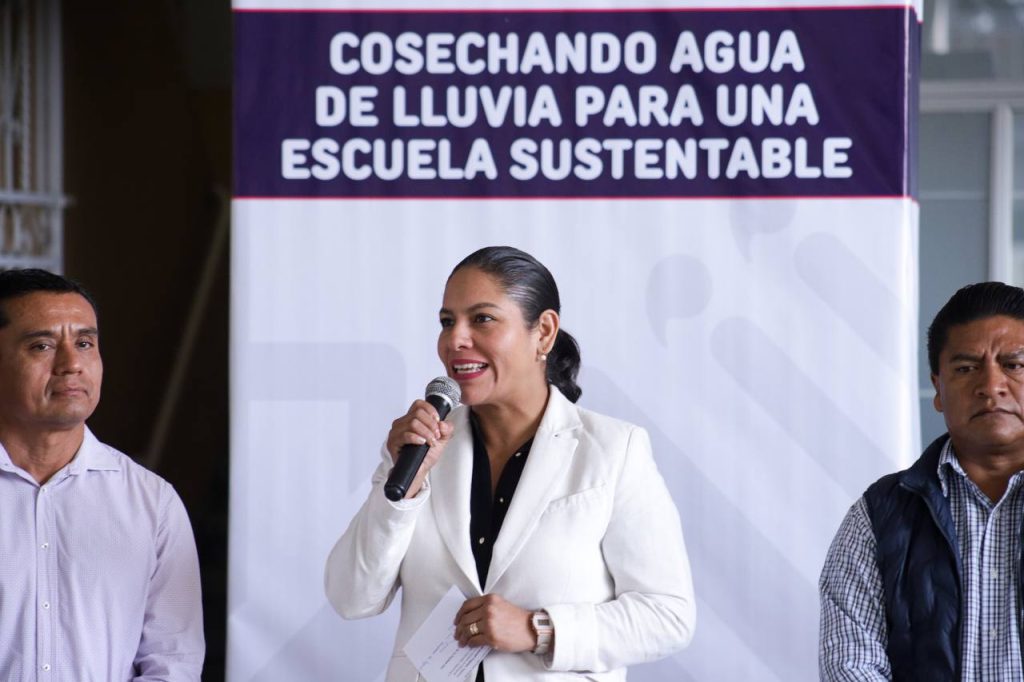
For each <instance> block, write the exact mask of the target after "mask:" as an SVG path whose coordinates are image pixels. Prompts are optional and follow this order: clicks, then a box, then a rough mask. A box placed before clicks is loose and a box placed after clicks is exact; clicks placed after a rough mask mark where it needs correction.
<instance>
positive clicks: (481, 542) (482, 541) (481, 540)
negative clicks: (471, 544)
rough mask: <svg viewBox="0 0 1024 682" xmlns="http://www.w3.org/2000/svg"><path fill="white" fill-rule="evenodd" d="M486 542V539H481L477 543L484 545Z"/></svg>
mask: <svg viewBox="0 0 1024 682" xmlns="http://www.w3.org/2000/svg"><path fill="white" fill-rule="evenodd" d="M484 540H486V538H480V539H479V540H477V541H476V542H477V544H479V545H482V544H484Z"/></svg>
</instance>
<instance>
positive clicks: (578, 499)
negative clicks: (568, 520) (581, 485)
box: [544, 483, 607, 514]
mask: <svg viewBox="0 0 1024 682" xmlns="http://www.w3.org/2000/svg"><path fill="white" fill-rule="evenodd" d="M606 491H607V486H606V485H605V484H604V483H599V484H598V485H596V486H594V487H593V488H587V489H586V490H580V491H579V492H575V493H572V494H571V495H566V496H565V497H559V498H556V499H554V500H551V502H549V503H548V507H547V509H545V510H544V513H545V514H550V513H552V512H557V511H560V510H565V509H576V508H579V507H590V506H593V505H595V504H599V503H601V502H604V500H605V496H606Z"/></svg>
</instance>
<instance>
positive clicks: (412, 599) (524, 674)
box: [324, 387, 696, 682]
mask: <svg viewBox="0 0 1024 682" xmlns="http://www.w3.org/2000/svg"><path fill="white" fill-rule="evenodd" d="M449 421H451V423H452V424H453V425H454V427H455V432H454V435H453V436H452V439H451V441H450V442H449V443H448V446H447V447H446V448H445V451H444V453H443V454H442V455H441V459H440V461H439V462H438V463H437V465H435V467H434V468H433V470H431V472H430V474H429V475H428V479H429V484H428V486H425V487H424V490H422V491H421V492H420V493H419V494H418V495H417V496H416V497H415V498H413V499H411V500H402V501H400V502H397V503H394V502H390V501H389V500H388V499H387V498H385V497H384V492H383V483H384V481H385V479H386V478H387V475H388V473H389V471H390V469H391V466H392V461H391V456H390V455H389V454H388V453H387V451H386V450H385V451H383V452H382V457H383V461H382V462H381V465H380V466H379V467H378V468H377V471H376V473H375V474H374V476H373V486H372V489H371V491H370V496H369V498H368V499H367V500H366V503H365V504H363V507H362V509H360V510H359V513H358V514H356V516H355V518H353V519H352V522H351V524H350V525H349V527H348V529H347V530H346V531H345V534H344V535H342V536H341V538H340V539H339V540H338V542H337V544H336V545H335V546H334V549H333V550H332V551H331V554H330V556H329V557H328V559H327V567H326V571H325V577H324V582H325V589H326V592H327V597H328V599H329V600H330V602H331V604H332V605H333V606H334V608H335V609H336V610H337V611H338V613H339V614H341V615H342V616H343V617H344V618H363V617H366V616H372V615H376V614H378V613H381V612H382V611H384V610H385V609H386V608H387V607H388V605H389V604H390V603H391V600H392V598H394V596H395V593H396V591H397V590H398V588H399V587H400V586H401V587H402V611H401V619H400V621H399V625H398V633H397V636H396V637H395V648H394V653H393V655H392V658H391V662H390V664H389V666H388V674H387V682H414V681H415V680H420V679H421V678H420V676H419V675H418V673H417V671H416V669H415V668H414V667H413V665H412V664H411V663H410V662H409V660H408V659H407V658H406V657H405V654H404V653H403V651H402V649H403V647H404V646H405V643H406V642H407V641H408V640H409V638H410V637H411V636H412V634H413V633H414V632H415V631H416V629H417V628H418V627H419V626H420V625H421V624H422V622H423V621H424V619H425V618H426V617H427V615H428V614H429V613H430V611H431V610H432V609H433V608H434V606H435V605H436V604H437V602H438V601H440V599H441V597H442V596H443V595H444V594H445V593H446V592H448V590H449V589H450V588H451V586H452V585H453V584H454V585H455V586H457V587H458V588H459V589H460V590H461V591H462V593H463V594H465V595H466V596H467V597H474V596H480V595H483V594H489V593H496V594H499V595H501V596H502V597H504V598H505V599H507V600H508V601H510V602H512V603H514V604H516V605H518V606H520V607H521V608H524V609H528V610H536V609H545V610H546V611H547V612H548V613H549V614H550V615H551V620H552V623H553V625H554V628H555V647H554V654H553V656H550V657H549V658H548V660H545V659H544V658H542V657H540V656H537V655H535V654H532V653H529V652H525V653H518V654H510V653H502V652H492V653H491V654H490V655H488V657H487V658H486V659H484V664H483V665H484V674H485V676H486V678H487V682H510V681H512V680H551V681H554V680H576V681H578V680H604V681H611V680H625V679H626V666H628V665H631V664H634V663H641V662H644V661H650V660H654V659H657V658H661V657H663V656H667V655H669V654H671V653H674V652H676V651H678V650H679V649H682V648H683V647H685V646H686V645H687V644H689V642H690V639H691V638H692V636H693V628H694V625H695V622H696V608H695V604H694V597H693V583H692V580H691V577H690V564H689V560H688V559H687V556H686V549H685V547H684V545H683V535H682V530H681V528H680V525H679V514H678V512H677V511H676V508H675V505H674V504H673V502H672V499H671V497H670V496H669V493H668V490H667V489H666V487H665V482H664V480H663V479H662V478H661V475H660V474H659V473H658V470H657V468H656V467H655V464H654V459H653V457H652V456H651V446H650V440H649V438H648V436H647V432H646V431H644V430H643V429H642V428H639V427H637V426H634V425H632V424H628V423H626V422H623V421H620V420H617V419H612V418H610V417H605V416H602V415H599V414H595V413H593V412H590V411H587V410H584V409H581V408H579V407H577V406H576V405H574V404H572V403H570V402H569V401H568V400H567V399H566V398H565V397H564V396H563V395H562V394H561V393H560V392H559V391H558V390H557V389H556V388H554V387H552V388H551V392H550V397H549V398H548V404H547V407H546V409H545V412H544V416H543V418H542V420H541V423H540V426H539V428H538V429H537V434H536V436H535V437H534V440H533V445H532V447H531V449H530V455H529V459H528V460H527V462H526V467H525V469H524V470H523V473H522V477H521V478H520V480H519V485H518V487H517V488H516V492H515V495H514V496H513V498H512V503H511V505H510V506H509V509H508V513H507V515H506V517H505V521H504V523H503V525H502V527H501V531H500V533H499V534H498V537H497V539H496V540H495V543H494V550H493V555H492V558H491V565H490V570H489V572H488V575H487V584H486V585H480V584H479V580H478V578H477V572H476V564H475V563H474V560H473V551H472V549H471V548H470V541H471V540H470V532H469V516H470V509H469V500H470V483H471V478H472V476H471V472H472V467H473V437H472V433H471V429H470V426H469V422H468V411H467V409H466V408H465V407H461V408H459V409H457V410H455V411H454V412H453V413H452V415H451V416H450V417H449Z"/></svg>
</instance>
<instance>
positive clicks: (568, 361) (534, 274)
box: [448, 246, 583, 402]
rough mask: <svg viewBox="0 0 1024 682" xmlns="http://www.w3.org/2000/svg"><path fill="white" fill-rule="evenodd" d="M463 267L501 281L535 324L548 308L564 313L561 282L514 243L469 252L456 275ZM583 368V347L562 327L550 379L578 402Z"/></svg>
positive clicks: (549, 365) (551, 355)
mask: <svg viewBox="0 0 1024 682" xmlns="http://www.w3.org/2000/svg"><path fill="white" fill-rule="evenodd" d="M463 268H477V269H478V270H481V271H483V272H486V273H487V274H488V275H491V276H492V277H494V278H495V279H497V280H498V282H499V283H500V284H501V288H502V289H504V290H505V294H506V295H507V296H508V297H509V298H511V299H512V300H513V301H515V302H516V303H518V304H519V309H520V310H521V311H522V313H523V319H525V320H526V323H527V324H528V325H530V326H531V327H532V326H533V325H535V324H537V320H538V319H540V314H541V313H543V312H544V311H545V310H554V311H555V312H556V313H561V312H562V310H561V309H562V303H561V301H560V300H559V297H558V285H557V284H555V278H554V277H552V276H551V272H550V271H549V270H548V269H547V268H546V267H544V264H543V263H541V262H540V261H538V260H537V259H536V258H534V257H533V256H531V255H530V254H528V253H526V252H525V251H520V250H519V249H517V248H514V247H512V246H486V247H484V248H482V249H480V250H478V251H474V252H473V253H471V254H469V255H468V256H466V257H465V258H463V259H462V261H461V262H460V263H459V264H458V265H456V266H455V268H454V269H453V270H452V274H451V275H448V279H451V277H452V275H454V274H455V273H456V272H458V271H459V270H461V269H463ZM579 371H580V347H579V344H577V343H576V339H574V338H573V337H572V336H571V335H570V334H569V332H567V331H565V330H564V329H562V328H561V327H559V329H558V335H557V336H556V337H555V344H554V346H552V348H551V350H550V351H548V359H547V379H548V382H549V383H551V384H554V385H555V386H556V387H557V388H558V390H559V391H561V392H562V395H564V396H565V397H566V398H568V399H569V400H570V401H572V402H576V401H577V400H579V398H580V394H582V393H583V389H581V388H580V387H579V385H578V384H577V383H576V375H577V374H579Z"/></svg>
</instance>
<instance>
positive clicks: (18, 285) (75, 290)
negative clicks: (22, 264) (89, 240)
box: [0, 268, 98, 327]
mask: <svg viewBox="0 0 1024 682" xmlns="http://www.w3.org/2000/svg"><path fill="white" fill-rule="evenodd" d="M39 291H42V292H50V293H55V294H78V295H79V296H81V297H82V298H84V299H85V300H86V301H88V302H89V305H91V306H92V310H93V312H94V313H98V310H97V308H96V300H95V299H94V298H93V297H92V294H90V293H89V292H88V291H86V290H85V287H83V286H82V285H81V284H79V283H78V282H76V281H75V280H73V279H70V278H68V277H64V276H63V275H57V274H54V273H52V272H49V271H47V270H40V269H39V268H15V269H12V270H0V327H6V326H7V325H8V324H10V322H11V320H10V318H8V317H7V314H6V313H5V312H4V303H6V302H7V301H9V300H11V299H14V298H19V297H21V296H27V295H28V294H33V293H36V292H39Z"/></svg>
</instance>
